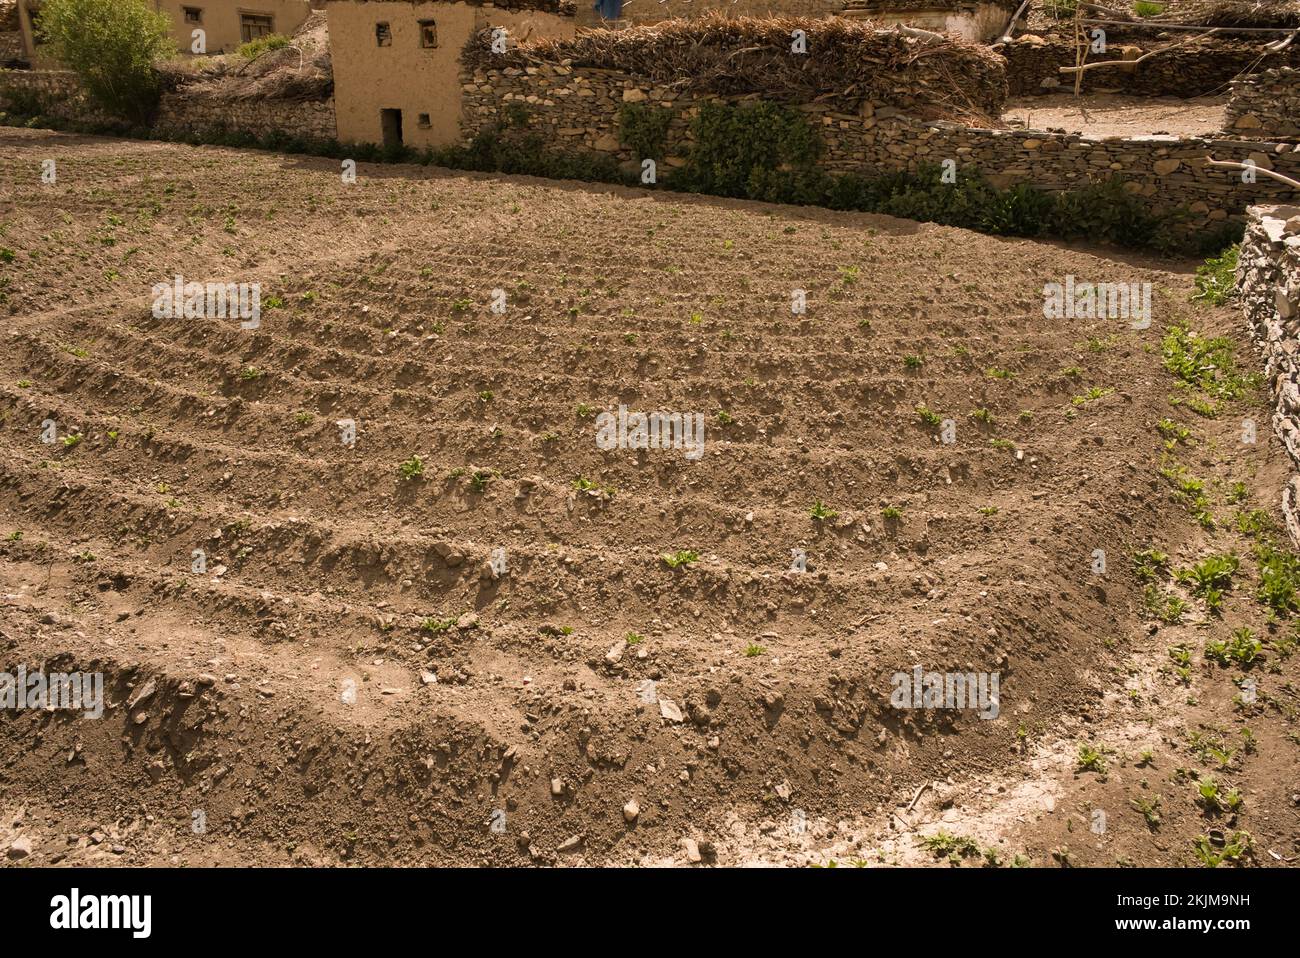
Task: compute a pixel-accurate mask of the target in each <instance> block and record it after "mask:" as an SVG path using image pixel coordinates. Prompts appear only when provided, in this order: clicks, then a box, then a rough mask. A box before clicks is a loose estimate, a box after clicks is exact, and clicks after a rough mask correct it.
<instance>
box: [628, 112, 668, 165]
mask: <svg viewBox="0 0 1300 958" xmlns="http://www.w3.org/2000/svg"><path fill="white" fill-rule="evenodd" d="M672 118H673V114H672V111H671V110H666V109H663V108H662V107H655V106H649V105H647V104H645V103H624V104H623V108H622V109H621V110H620V111H619V114H618V129H619V139H620V140H622V141H623V143H625V144H626V145H627V146H629V147H631V149H632V153H633V155H635V156H636V157H638V158H639V159H645V158H646V157H662V156H663V153H664V144H665V142H666V140H667V138H668V124H669V123H670V122H672Z"/></svg>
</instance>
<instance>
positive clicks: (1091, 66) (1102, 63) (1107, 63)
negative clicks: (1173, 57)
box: [1057, 27, 1219, 73]
mask: <svg viewBox="0 0 1300 958" xmlns="http://www.w3.org/2000/svg"><path fill="white" fill-rule="evenodd" d="M1218 32H1219V28H1218V27H1215V28H1214V29H1212V30H1210V31H1208V32H1206V33H1202V34H1201V35H1200V36H1196V37H1188V38H1187V39H1186V40H1183V41H1181V42H1179V43H1175V44H1174V45H1173V46H1170V47H1161V48H1160V49H1159V50H1148V51H1147V52H1146V53H1144V54H1142V56H1140V57H1138V58H1137V59H1136V60H1098V61H1097V62H1096V63H1085V64H1083V65H1082V66H1077V67H1058V68H1057V69H1059V70H1060V71H1061V72H1062V73H1081V72H1082V71H1084V70H1098V69H1101V68H1102V67H1132V66H1137V65H1138V64H1139V63H1141V62H1142V61H1143V60H1146V59H1147V58H1149V57H1153V56H1155V55H1156V54H1159V53H1168V52H1169V51H1170V50H1174V49H1177V48H1178V47H1181V46H1184V45H1186V44H1188V43H1194V42H1196V41H1197V40H1204V39H1205V38H1206V37H1208V36H1210V35H1211V34H1215V33H1218Z"/></svg>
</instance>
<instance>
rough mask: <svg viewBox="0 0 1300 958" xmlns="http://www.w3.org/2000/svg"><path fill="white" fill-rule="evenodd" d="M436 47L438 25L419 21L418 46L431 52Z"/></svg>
mask: <svg viewBox="0 0 1300 958" xmlns="http://www.w3.org/2000/svg"><path fill="white" fill-rule="evenodd" d="M437 45H438V24H436V23H434V22H433V21H432V20H421V21H420V46H422V47H424V48H425V49H426V50H432V49H433V48H434V47H436V46H437Z"/></svg>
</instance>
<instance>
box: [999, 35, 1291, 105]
mask: <svg viewBox="0 0 1300 958" xmlns="http://www.w3.org/2000/svg"><path fill="white" fill-rule="evenodd" d="M1269 39H1273V38H1272V37H1271V36H1270V37H1269ZM1108 41H1109V42H1108V44H1107V50H1106V52H1105V53H1104V54H1100V55H1097V54H1089V56H1088V62H1089V63H1092V62H1096V61H1102V60H1125V59H1134V58H1136V57H1137V56H1139V55H1141V54H1142V53H1145V52H1146V51H1148V50H1150V49H1151V46H1150V42H1149V40H1135V41H1131V42H1123V43H1121V42H1119V41H1118V40H1116V39H1115V38H1114V37H1108ZM1263 47H1264V44H1263V42H1250V41H1247V40H1219V39H1214V40H1202V41H1200V42H1198V43H1191V44H1188V45H1187V46H1185V47H1179V48H1178V49H1176V50H1170V51H1169V52H1168V53H1157V54H1156V55H1155V56H1153V57H1151V58H1150V59H1149V60H1145V61H1143V62H1142V63H1140V64H1137V65H1136V66H1134V67H1132V68H1131V69H1125V68H1123V67H1106V68H1105V69H1103V70H1089V71H1086V72H1085V73H1084V80H1083V89H1084V90H1096V89H1102V88H1104V89H1108V90H1118V91H1120V92H1122V93H1130V94H1134V95H1136V96H1177V97H1189V96H1206V95H1209V94H1213V93H1222V92H1224V90H1225V89H1226V88H1227V86H1228V83H1229V82H1230V81H1231V80H1233V79H1234V78H1236V77H1237V76H1239V75H1241V74H1243V73H1246V72H1247V71H1252V72H1253V71H1259V70H1264V69H1268V68H1269V67H1275V66H1285V65H1289V66H1294V67H1300V45H1298V44H1294V43H1293V44H1291V46H1290V47H1288V48H1287V49H1286V50H1285V51H1283V52H1282V53H1266V52H1265V51H1264V49H1263ZM993 49H995V50H997V51H998V52H999V53H1001V54H1002V55H1003V56H1004V57H1006V58H1007V85H1008V86H1009V87H1010V90H1011V95H1012V96H1031V95H1034V94H1038V93H1057V92H1060V91H1062V90H1072V89H1074V76H1073V74H1069V73H1061V72H1060V69H1059V68H1060V67H1063V66H1074V42H1073V41H1072V40H1068V39H1064V38H1060V37H1040V36H1037V35H1035V34H1024V35H1022V36H1018V37H1016V39H1015V40H1013V41H1012V42H1010V43H1005V44H997V45H995V46H994V48H993Z"/></svg>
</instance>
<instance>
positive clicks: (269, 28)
mask: <svg viewBox="0 0 1300 958" xmlns="http://www.w3.org/2000/svg"><path fill="white" fill-rule="evenodd" d="M274 32H275V21H274V20H272V19H271V18H270V17H264V16H262V15H261V14H257V13H241V14H240V15H239V36H240V37H241V38H242V39H243V41H244V42H245V43H251V42H252V41H254V40H256V39H258V38H259V37H269V36H270V35H271V34H272V33H274Z"/></svg>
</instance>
